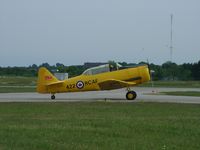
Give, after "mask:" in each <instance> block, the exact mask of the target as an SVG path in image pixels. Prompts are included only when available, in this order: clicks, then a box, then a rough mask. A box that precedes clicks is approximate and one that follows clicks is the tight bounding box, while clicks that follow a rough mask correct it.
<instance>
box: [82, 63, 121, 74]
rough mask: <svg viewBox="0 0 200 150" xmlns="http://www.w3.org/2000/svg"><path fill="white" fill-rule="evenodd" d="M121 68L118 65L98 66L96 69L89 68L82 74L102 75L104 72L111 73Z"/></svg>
mask: <svg viewBox="0 0 200 150" xmlns="http://www.w3.org/2000/svg"><path fill="white" fill-rule="evenodd" d="M120 67H121V65H120V64H118V63H115V64H105V65H100V66H97V67H93V68H89V69H87V70H85V71H84V72H83V73H82V74H83V75H95V74H99V73H104V72H111V71H115V70H118V69H119V68H120Z"/></svg>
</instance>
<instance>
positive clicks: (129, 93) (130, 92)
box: [126, 91, 137, 100]
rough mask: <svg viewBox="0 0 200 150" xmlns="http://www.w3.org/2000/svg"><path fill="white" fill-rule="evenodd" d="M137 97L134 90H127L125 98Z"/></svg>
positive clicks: (132, 98)
mask: <svg viewBox="0 0 200 150" xmlns="http://www.w3.org/2000/svg"><path fill="white" fill-rule="evenodd" d="M136 97H137V93H136V92H135V91H128V92H127V93H126V99H127V100H134V99H135V98H136Z"/></svg>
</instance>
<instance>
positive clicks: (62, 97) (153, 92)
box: [0, 87, 200, 104]
mask: <svg viewBox="0 0 200 150" xmlns="http://www.w3.org/2000/svg"><path fill="white" fill-rule="evenodd" d="M132 90H134V91H136V92H137V98H136V100H132V101H129V100H126V98H125V95H126V89H119V90H112V91H93V92H77V93H62V94H56V95H55V96H56V99H55V100H51V98H50V96H51V95H50V94H38V93H1V94H0V102H80V101H83V102H95V101H107V102H169V103H193V104H200V97H191V96H168V95H160V94H159V92H163V91H165V92H167V91H199V92H200V88H142V87H135V88H132Z"/></svg>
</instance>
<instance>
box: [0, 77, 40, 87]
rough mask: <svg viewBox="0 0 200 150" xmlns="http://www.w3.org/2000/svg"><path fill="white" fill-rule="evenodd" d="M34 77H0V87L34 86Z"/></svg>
mask: <svg viewBox="0 0 200 150" xmlns="http://www.w3.org/2000/svg"><path fill="white" fill-rule="evenodd" d="M36 81H37V78H36V77H18V76H17V77H13V76H11V77H9V76H0V86H35V85H36Z"/></svg>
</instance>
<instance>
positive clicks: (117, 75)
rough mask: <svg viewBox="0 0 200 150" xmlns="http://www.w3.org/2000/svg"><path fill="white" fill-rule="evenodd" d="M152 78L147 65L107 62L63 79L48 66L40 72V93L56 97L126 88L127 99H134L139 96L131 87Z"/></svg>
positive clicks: (38, 90)
mask: <svg viewBox="0 0 200 150" xmlns="http://www.w3.org/2000/svg"><path fill="white" fill-rule="evenodd" d="M149 80H150V74H149V68H148V66H147V65H138V66H135V67H121V66H120V65H119V64H117V63H116V65H114V66H113V65H111V64H106V65H101V66H98V67H93V68H89V69H87V70H85V71H84V72H83V73H82V74H81V75H79V76H76V77H72V78H69V79H66V80H63V81H60V80H58V79H57V78H56V77H55V76H54V75H53V74H52V73H50V72H49V71H48V70H47V69H46V68H44V67H41V68H40V69H39V72H38V83H37V92H38V93H49V94H51V99H55V94H56V93H64V92H83V91H99V90H114V89H120V88H126V89H127V91H128V92H127V93H126V99H127V100H134V99H135V98H136V97H137V94H136V92H135V91H131V89H130V87H132V86H136V85H138V84H141V83H144V82H147V81H149Z"/></svg>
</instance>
